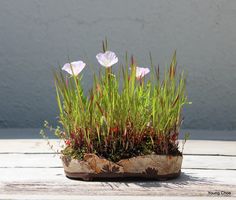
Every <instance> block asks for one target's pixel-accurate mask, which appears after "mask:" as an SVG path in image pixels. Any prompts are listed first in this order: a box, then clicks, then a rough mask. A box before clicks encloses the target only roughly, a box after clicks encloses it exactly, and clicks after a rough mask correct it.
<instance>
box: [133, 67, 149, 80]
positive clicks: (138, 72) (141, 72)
mask: <svg viewBox="0 0 236 200" xmlns="http://www.w3.org/2000/svg"><path fill="white" fill-rule="evenodd" d="M149 72H150V69H149V68H143V67H136V78H143V77H144V76H145V75H146V74H148V73H149Z"/></svg>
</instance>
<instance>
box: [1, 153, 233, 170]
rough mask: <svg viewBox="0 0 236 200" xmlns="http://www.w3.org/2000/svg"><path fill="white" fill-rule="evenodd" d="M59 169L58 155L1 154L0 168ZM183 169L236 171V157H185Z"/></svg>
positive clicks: (59, 160) (60, 165)
mask: <svg viewBox="0 0 236 200" xmlns="http://www.w3.org/2000/svg"><path fill="white" fill-rule="evenodd" d="M24 167H28V168H29V167H30V168H49V167H51V168H52V167H53V168H58V167H62V163H61V159H60V156H59V155H56V154H0V168H24ZM182 168H195V169H231V170H232V169H235V170H236V156H235V157H231V156H198V155H193V156H192V155H185V156H184V159H183V165H182Z"/></svg>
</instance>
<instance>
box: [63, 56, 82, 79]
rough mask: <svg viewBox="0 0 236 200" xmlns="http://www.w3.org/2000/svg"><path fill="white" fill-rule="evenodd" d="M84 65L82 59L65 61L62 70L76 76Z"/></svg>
mask: <svg viewBox="0 0 236 200" xmlns="http://www.w3.org/2000/svg"><path fill="white" fill-rule="evenodd" d="M85 66H86V64H85V63H84V62H83V61H81V60H80V61H74V62H71V63H66V64H65V65H64V66H63V67H62V70H64V71H66V72H67V73H69V74H71V75H75V76H77V75H78V74H79V73H80V72H81V71H82V70H83V69H84V67H85Z"/></svg>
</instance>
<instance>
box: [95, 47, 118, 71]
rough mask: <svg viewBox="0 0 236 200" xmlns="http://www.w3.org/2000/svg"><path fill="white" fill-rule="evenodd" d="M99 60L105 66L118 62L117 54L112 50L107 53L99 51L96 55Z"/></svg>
mask: <svg viewBox="0 0 236 200" xmlns="http://www.w3.org/2000/svg"><path fill="white" fill-rule="evenodd" d="M96 58H97V60H98V62H99V63H100V64H101V65H102V66H104V67H107V68H108V67H111V66H112V65H114V64H116V63H117V62H118V58H117V56H116V54H115V53H114V52H112V51H106V52H105V53H99V54H97V55H96Z"/></svg>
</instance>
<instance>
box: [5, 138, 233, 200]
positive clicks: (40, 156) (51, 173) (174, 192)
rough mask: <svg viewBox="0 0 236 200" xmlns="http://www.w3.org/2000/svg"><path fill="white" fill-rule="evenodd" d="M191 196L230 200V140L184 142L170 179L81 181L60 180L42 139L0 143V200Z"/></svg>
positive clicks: (55, 160)
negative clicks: (179, 168) (176, 175)
mask: <svg viewBox="0 0 236 200" xmlns="http://www.w3.org/2000/svg"><path fill="white" fill-rule="evenodd" d="M50 142H51V143H52V144H53V145H54V148H57V147H58V146H59V142H58V140H55V139H52V140H50ZM97 196H99V197H97ZM111 196H112V197H111ZM196 196H199V197H200V196H201V197H202V198H204V199H212V198H213V197H214V198H215V197H221V199H224V198H225V199H227V198H229V197H230V199H232V198H234V197H235V198H236V141H210V140H189V141H187V143H186V145H185V149H184V161H183V166H182V174H181V176H180V177H179V178H178V179H175V180H169V181H162V182H158V181H134V182H132V181H128V182H127V181H126V182H106V181H103V182H84V181H76V180H70V179H68V178H66V177H65V176H64V171H63V168H62V164H61V160H60V157H59V155H58V154H56V153H55V152H53V151H52V150H51V149H50V148H49V146H48V145H47V142H46V141H45V140H42V139H24V140H23V139H17V140H12V139H5V140H0V199H4V200H5V199H121V198H122V199H135V200H138V199H159V198H161V199H189V198H191V199H196Z"/></svg>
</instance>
